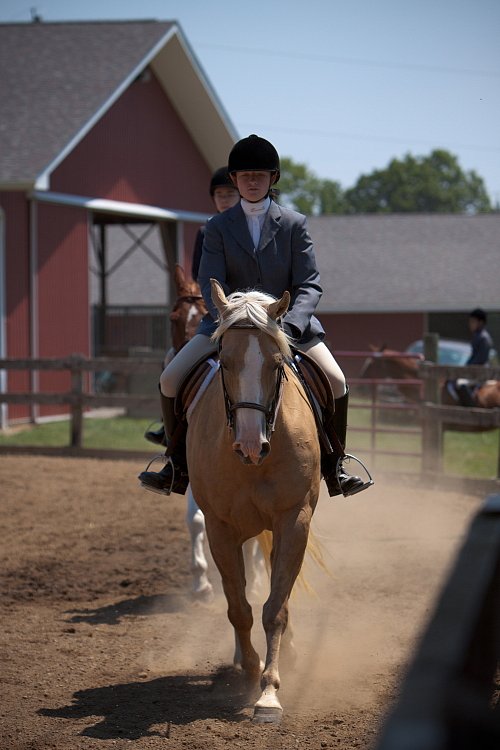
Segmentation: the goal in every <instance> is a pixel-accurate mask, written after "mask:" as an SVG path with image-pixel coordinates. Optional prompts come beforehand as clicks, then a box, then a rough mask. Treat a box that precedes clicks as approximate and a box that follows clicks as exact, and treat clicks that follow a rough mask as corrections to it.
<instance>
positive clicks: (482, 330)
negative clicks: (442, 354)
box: [455, 307, 493, 406]
mask: <svg viewBox="0 0 500 750" xmlns="http://www.w3.org/2000/svg"><path fill="white" fill-rule="evenodd" d="M486 323H487V316H486V313H485V311H484V310H483V309H482V308H481V307H476V308H474V310H472V311H471V312H470V313H469V330H470V332H471V333H472V339H471V349H472V351H471V354H470V357H469V359H468V360H467V362H466V363H465V364H466V365H487V364H488V361H489V356H490V351H491V349H492V347H493V341H492V338H491V336H490V334H489V333H488V331H487V330H486ZM474 388H475V384H474V383H473V382H471V381H470V380H468V379H467V378H458V379H457V380H456V381H455V389H456V392H457V394H458V398H459V399H460V403H461V405H462V406H474Z"/></svg>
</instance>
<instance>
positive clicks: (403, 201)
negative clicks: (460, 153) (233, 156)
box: [278, 149, 492, 216]
mask: <svg viewBox="0 0 500 750" xmlns="http://www.w3.org/2000/svg"><path fill="white" fill-rule="evenodd" d="M278 188H279V190H280V198H279V201H280V203H282V204H283V205H286V206H289V207H290V208H294V209H295V210H296V211H300V212H301V213H303V214H306V215H309V216H310V215H319V216H327V215H332V214H358V213H363V214H364V213H479V212H487V211H491V210H492V207H491V203H490V200H489V197H488V194H487V192H486V188H485V186H484V182H483V180H482V178H481V177H479V175H477V174H476V172H474V171H473V170H472V171H469V172H464V171H463V170H462V169H461V167H460V165H459V163H458V160H457V157H456V156H454V155H453V154H451V153H449V152H448V151H445V150H443V149H436V150H434V151H432V152H431V153H430V154H429V156H412V155H411V154H407V155H406V156H405V157H404V158H403V159H392V161H391V162H390V163H389V165H388V166H387V167H386V168H385V169H378V170H375V171H373V172H371V174H367V175H361V177H360V178H359V179H358V181H357V182H356V184H355V185H354V187H352V188H350V189H349V190H346V191H344V190H343V189H342V187H341V185H340V183H339V182H336V181H335V180H323V179H320V178H319V177H317V175H315V174H314V172H312V171H311V170H310V169H308V167H307V166H306V165H305V164H301V163H297V162H294V161H293V160H292V159H290V158H289V157H283V158H282V159H281V179H280V181H279V184H278Z"/></svg>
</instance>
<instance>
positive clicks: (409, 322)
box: [318, 313, 426, 377]
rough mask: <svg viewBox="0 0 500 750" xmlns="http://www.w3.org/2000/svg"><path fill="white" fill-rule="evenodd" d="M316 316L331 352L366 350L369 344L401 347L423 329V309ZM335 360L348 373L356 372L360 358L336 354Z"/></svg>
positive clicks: (401, 349)
mask: <svg viewBox="0 0 500 750" xmlns="http://www.w3.org/2000/svg"><path fill="white" fill-rule="evenodd" d="M318 317H319V318H320V320H321V322H322V324H323V327H324V329H325V331H326V343H327V344H328V346H329V347H330V349H332V351H333V352H334V353H335V352H336V351H361V352H363V351H364V352H366V351H369V349H370V345H372V344H373V345H374V346H381V345H382V344H385V345H386V346H388V347H389V348H391V349H397V350H399V351H404V350H405V349H406V347H407V346H408V344H411V342H412V341H415V340H416V339H420V338H422V335H423V333H424V331H425V330H426V328H425V315H424V314H423V313H349V314H344V313H338V314H319V316H318ZM338 360H339V364H340V365H341V367H342V369H343V370H344V373H345V374H346V375H347V376H349V377H356V376H357V375H358V373H359V371H360V368H361V362H360V360H359V359H349V358H344V357H341V356H339V357H338Z"/></svg>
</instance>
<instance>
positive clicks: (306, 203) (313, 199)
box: [277, 156, 347, 216]
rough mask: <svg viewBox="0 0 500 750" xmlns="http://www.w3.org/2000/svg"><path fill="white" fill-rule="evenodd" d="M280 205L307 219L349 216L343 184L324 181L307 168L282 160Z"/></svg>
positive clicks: (284, 158) (290, 160)
mask: <svg viewBox="0 0 500 750" xmlns="http://www.w3.org/2000/svg"><path fill="white" fill-rule="evenodd" d="M277 187H278V189H279V191H280V198H279V199H280V202H281V203H283V205H286V206H289V207H290V208H294V209H295V210H296V211H300V213H303V214H306V215H308V216H310V215H312V214H314V215H318V214H319V215H324V214H340V213H346V211H347V206H346V204H345V201H344V193H343V191H342V188H341V187H340V184H339V183H338V182H335V181H334V180H321V179H319V178H318V177H317V176H316V175H315V174H314V172H312V171H311V170H310V169H308V167H307V166H306V165H305V164H300V163H297V162H294V161H292V159H290V158H289V157H286V156H285V157H283V158H282V159H281V177H280V181H279V183H278V186H277Z"/></svg>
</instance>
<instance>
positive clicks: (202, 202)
mask: <svg viewBox="0 0 500 750" xmlns="http://www.w3.org/2000/svg"><path fill="white" fill-rule="evenodd" d="M210 175H211V172H210V169H209V168H208V166H207V164H206V163H205V161H204V160H203V158H202V156H201V154H200V152H199V151H198V149H197V147H196V145H195V144H194V142H193V140H192V139H191V137H190V135H189V134H188V132H187V131H186V129H185V126H184V125H183V123H182V122H181V120H180V119H179V117H178V115H177V113H176V111H175V110H174V108H173V107H172V105H171V104H170V101H169V100H168V98H167V96H166V95H165V93H164V91H163V89H162V88H161V86H160V84H159V83H158V81H157V79H156V78H155V76H154V74H152V73H151V78H150V80H149V81H147V82H144V81H140V80H138V81H136V82H135V83H133V84H132V85H131V86H130V87H129V88H128V89H127V91H125V92H124V94H123V95H122V96H121V97H120V99H119V100H118V101H117V102H115V104H114V105H113V106H112V107H111V109H110V110H109V111H108V112H107V113H106V114H105V115H104V116H103V117H102V118H101V120H100V121H99V122H98V123H97V124H96V125H95V126H94V127H93V128H92V130H91V131H90V132H89V133H88V134H87V135H86V136H85V138H84V139H83V140H82V141H81V142H80V143H79V145H78V146H77V147H76V148H75V149H74V151H73V152H72V153H71V154H69V156H68V157H67V158H66V159H65V160H64V162H63V163H62V164H61V165H60V166H59V167H58V168H57V169H56V170H55V172H54V174H53V176H52V179H51V189H52V190H55V191H58V192H59V191H60V192H68V193H75V194H77V195H87V196H99V197H102V198H110V199H114V200H121V201H131V202H133V203H147V204H151V205H155V206H161V207H164V208H172V209H184V210H190V211H202V212H205V211H208V212H210V211H212V210H213V205H212V202H211V198H210V195H209V192H208V185H209V182H210Z"/></svg>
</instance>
